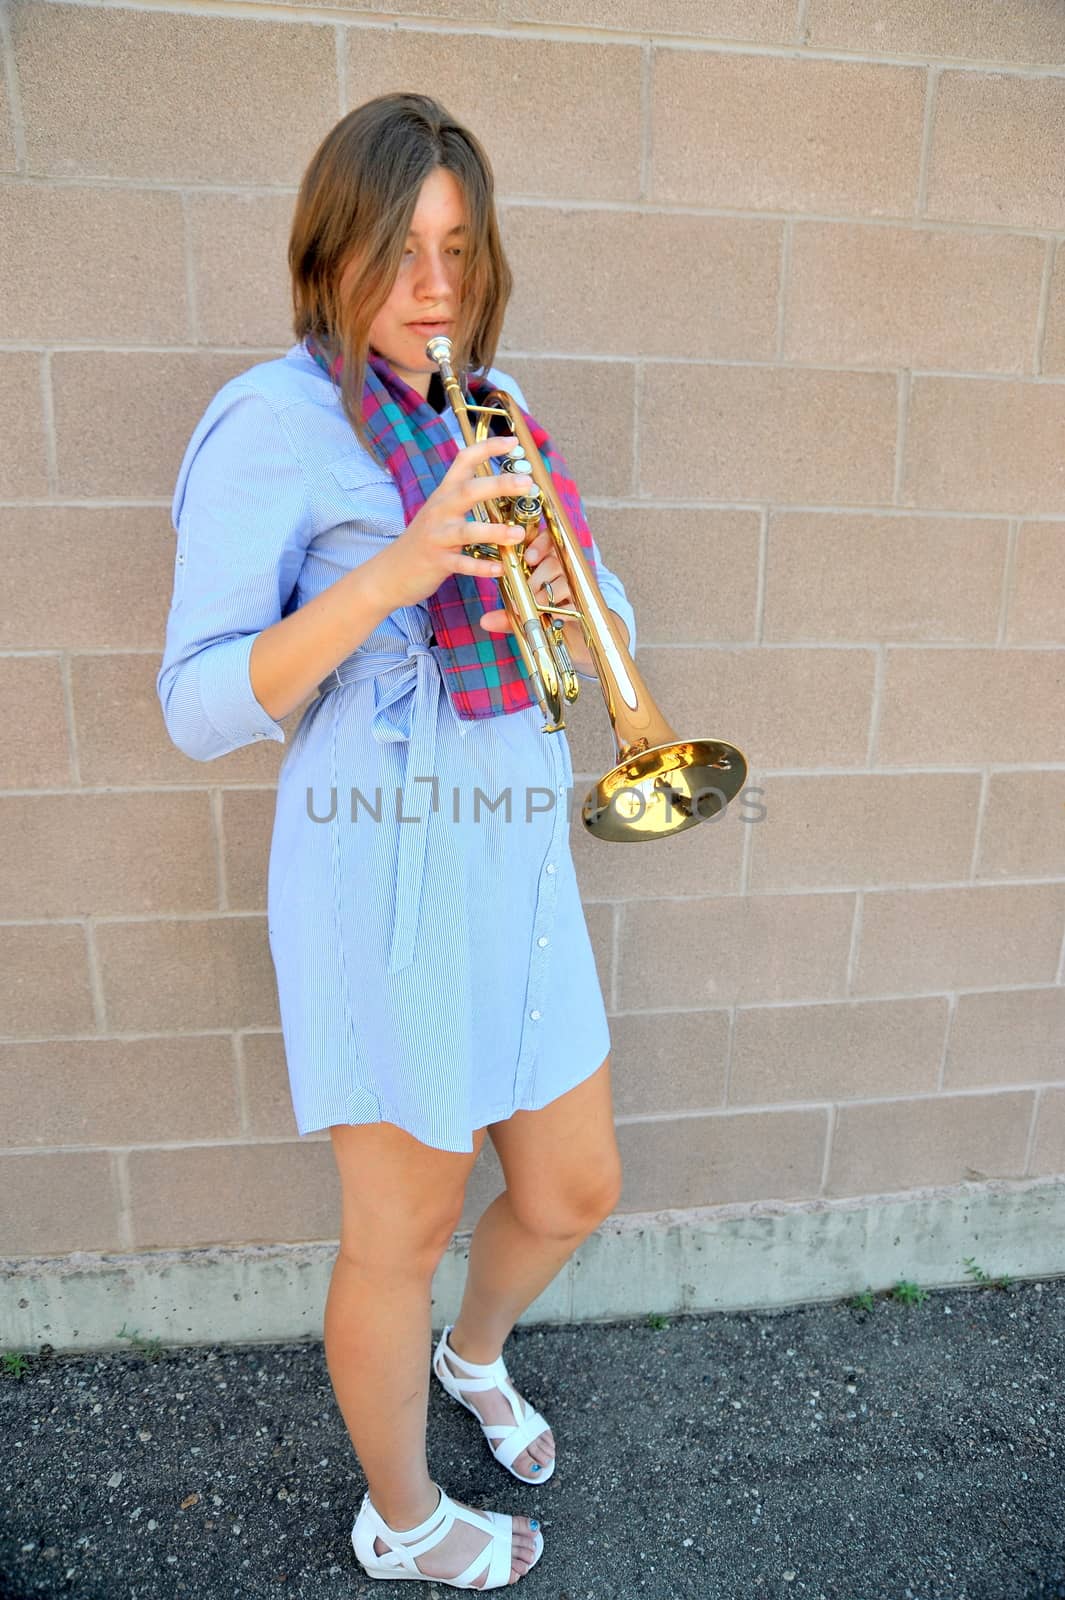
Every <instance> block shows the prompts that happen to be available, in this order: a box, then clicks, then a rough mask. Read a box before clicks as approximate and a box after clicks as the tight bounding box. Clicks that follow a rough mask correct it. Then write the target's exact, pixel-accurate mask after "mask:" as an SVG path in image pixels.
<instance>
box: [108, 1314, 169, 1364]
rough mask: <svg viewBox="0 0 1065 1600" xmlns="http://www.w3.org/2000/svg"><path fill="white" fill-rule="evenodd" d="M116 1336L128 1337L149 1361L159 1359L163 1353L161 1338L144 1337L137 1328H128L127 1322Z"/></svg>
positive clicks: (117, 1337)
mask: <svg viewBox="0 0 1065 1600" xmlns="http://www.w3.org/2000/svg"><path fill="white" fill-rule="evenodd" d="M115 1338H116V1339H128V1340H129V1341H130V1344H131V1345H132V1347H133V1349H134V1350H136V1352H137V1354H138V1355H142V1356H144V1357H145V1359H146V1360H148V1361H158V1360H159V1357H160V1356H161V1355H162V1353H163V1344H162V1340H161V1339H142V1338H141V1336H140V1334H139V1332H138V1331H137V1329H136V1328H133V1329H127V1328H126V1324H125V1323H123V1324H122V1326H121V1328H119V1329H118V1331H117V1332H116V1334H115Z"/></svg>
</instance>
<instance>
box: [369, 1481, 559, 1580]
mask: <svg viewBox="0 0 1065 1600" xmlns="http://www.w3.org/2000/svg"><path fill="white" fill-rule="evenodd" d="M434 1487H435V1488H437V1489H440V1485H439V1484H438V1483H437V1484H435V1485H434ZM456 1519H461V1520H462V1521H463V1522H469V1523H471V1524H472V1525H473V1526H474V1527H475V1528H480V1529H481V1530H482V1531H483V1532H484V1533H490V1534H491V1536H492V1537H491V1538H490V1539H489V1541H488V1543H487V1544H486V1545H485V1547H484V1549H483V1550H481V1551H479V1552H478V1554H477V1555H476V1556H474V1558H473V1560H472V1561H471V1562H470V1564H469V1566H468V1567H466V1569H465V1570H464V1571H463V1572H460V1573H459V1575H458V1577H457V1578H430V1577H429V1576H428V1575H427V1574H426V1573H424V1572H422V1571H420V1569H419V1568H418V1567H417V1566H416V1565H415V1557H416V1556H423V1555H425V1553H426V1552H427V1551H428V1550H432V1549H434V1548H435V1546H436V1545H438V1544H440V1542H441V1541H442V1540H443V1539H446V1537H447V1535H448V1533H449V1532H450V1531H451V1529H452V1527H453V1526H454V1524H455V1521H456ZM513 1532H514V1519H513V1517H508V1516H505V1515H504V1514H503V1512H501V1511H474V1510H472V1508H471V1507H469V1506H460V1505H458V1504H457V1503H456V1501H454V1500H452V1499H451V1497H450V1495H447V1494H445V1493H444V1491H443V1489H440V1500H439V1503H438V1505H437V1507H436V1510H435V1511H433V1512H432V1514H431V1515H430V1516H428V1517H426V1519H425V1521H424V1522H419V1524H418V1526H417V1527H416V1528H403V1529H401V1530H399V1531H397V1530H396V1529H395V1528H390V1527H389V1526H388V1523H387V1522H386V1521H385V1520H384V1518H383V1517H382V1516H381V1514H380V1512H379V1511H378V1510H377V1508H376V1507H375V1506H374V1504H373V1502H372V1501H371V1499H370V1491H369V1490H368V1489H367V1491H366V1493H365V1494H364V1495H363V1497H362V1505H361V1506H360V1507H359V1514H358V1516H357V1517H356V1518H355V1524H354V1527H353V1528H352V1530H351V1543H352V1547H353V1549H354V1551H355V1555H356V1557H357V1558H358V1561H359V1563H360V1565H361V1566H362V1567H363V1569H364V1570H365V1572H366V1575H367V1577H370V1578H391V1579H392V1580H393V1582H396V1583H398V1582H399V1581H400V1580H401V1579H403V1578H420V1579H421V1580H422V1582H423V1583H442V1584H445V1585H446V1586H447V1587H448V1588H450V1589H476V1590H477V1591H478V1592H480V1591H481V1590H483V1589H502V1588H503V1587H504V1585H508V1584H509V1583H510V1569H511V1566H512V1565H513V1563H512V1561H511V1545H512V1536H513ZM533 1533H534V1538H535V1540H536V1554H535V1555H534V1556H533V1558H532V1564H531V1566H530V1568H529V1571H530V1572H531V1571H532V1568H533V1567H534V1566H535V1565H536V1563H537V1562H538V1561H539V1559H540V1557H541V1556H542V1555H543V1553H544V1536H543V1534H542V1533H541V1532H540V1530H539V1529H538V1528H537V1529H534V1530H533ZM375 1539H383V1540H384V1541H385V1542H386V1543H387V1544H388V1545H389V1549H388V1550H386V1551H385V1553H384V1555H378V1554H377V1552H376V1551H375V1550H374V1540H375ZM486 1568H487V1575H486V1577H485V1580H484V1583H477V1582H475V1580H476V1579H477V1578H479V1577H480V1576H481V1574H482V1573H484V1572H485V1569H486ZM519 1581H520V1580H519Z"/></svg>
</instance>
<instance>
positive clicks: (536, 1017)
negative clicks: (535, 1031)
mask: <svg viewBox="0 0 1065 1600" xmlns="http://www.w3.org/2000/svg"><path fill="white" fill-rule="evenodd" d="M529 1015H530V1017H532V1019H533V1021H534V1022H539V1020H540V1013H539V1011H530V1012H529Z"/></svg>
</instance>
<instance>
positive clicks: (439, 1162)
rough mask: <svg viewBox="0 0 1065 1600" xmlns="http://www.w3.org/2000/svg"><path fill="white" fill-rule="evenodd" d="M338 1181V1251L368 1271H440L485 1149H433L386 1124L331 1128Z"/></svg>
mask: <svg viewBox="0 0 1065 1600" xmlns="http://www.w3.org/2000/svg"><path fill="white" fill-rule="evenodd" d="M330 1134H331V1135H332V1139H333V1150H334V1154H335V1156H336V1162H337V1170H338V1173H339V1176H340V1185H341V1208H340V1253H341V1255H343V1256H344V1257H345V1259H347V1260H348V1261H351V1262H353V1263H354V1264H357V1265H358V1266H360V1267H363V1268H365V1269H366V1270H368V1271H373V1272H381V1271H392V1272H395V1271H396V1270H409V1271H413V1272H420V1273H423V1274H425V1273H429V1274H430V1275H431V1274H432V1272H433V1271H434V1270H435V1267H436V1264H437V1263H438V1262H439V1260H440V1257H441V1256H442V1255H443V1253H444V1251H445V1250H446V1249H447V1246H448V1244H449V1243H450V1241H451V1237H452V1235H453V1234H454V1232H455V1229H456V1228H457V1227H458V1224H459V1221H460V1219H461V1216H462V1210H463V1204H464V1201H465V1194H466V1180H467V1179H468V1177H469V1174H470V1170H471V1168H472V1166H473V1163H474V1161H475V1160H476V1157H477V1154H478V1152H479V1150H480V1143H481V1139H483V1131H481V1133H480V1137H478V1136H477V1135H476V1134H475V1136H474V1150H473V1152H472V1154H470V1155H466V1154H464V1153H463V1152H451V1151H441V1150H436V1149H434V1148H432V1147H431V1146H428V1145H423V1144H420V1143H419V1142H418V1141H417V1140H415V1139H413V1138H412V1137H411V1136H410V1135H409V1134H407V1133H405V1132H403V1131H402V1130H401V1129H398V1128H394V1127H392V1125H391V1124H388V1123H371V1124H368V1125H365V1126H362V1127H349V1126H347V1125H343V1126H338V1127H336V1128H331V1129H330Z"/></svg>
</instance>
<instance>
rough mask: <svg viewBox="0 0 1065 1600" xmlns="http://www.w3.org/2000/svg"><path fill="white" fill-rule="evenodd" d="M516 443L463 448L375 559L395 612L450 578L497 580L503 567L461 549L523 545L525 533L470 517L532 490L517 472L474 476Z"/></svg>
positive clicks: (506, 438)
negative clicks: (484, 503)
mask: <svg viewBox="0 0 1065 1600" xmlns="http://www.w3.org/2000/svg"><path fill="white" fill-rule="evenodd" d="M517 442H518V441H517V439H515V438H512V437H511V436H510V435H509V434H508V435H503V434H498V435H493V436H492V437H491V438H488V439H481V440H479V442H478V443H477V444H469V445H464V446H463V447H461V448H460V450H459V452H458V454H457V455H456V457H455V459H454V461H453V462H452V463H451V465H450V467H448V469H447V472H446V473H445V474H444V477H443V478H442V479H441V481H440V482H439V483H438V484H437V486H436V488H435V489H434V490H433V492H432V494H431V495H429V496H428V498H427V499H426V501H425V504H424V505H423V506H422V508H421V510H420V511H419V512H418V513H417V514H416V515H415V516H414V517H412V518H411V520H410V522H409V523H408V524H407V526H406V528H405V529H404V530H403V532H402V533H401V534H398V535H397V537H396V538H395V539H394V540H393V541H392V543H391V544H390V545H387V546H386V547H385V549H383V550H381V551H379V552H378V554H377V555H376V556H374V557H372V560H373V561H375V562H381V563H383V564H384V565H385V567H386V571H387V577H386V581H387V584H388V590H389V594H390V595H392V596H394V597H395V599H394V604H395V605H396V606H413V605H417V604H418V603H419V602H420V601H423V600H426V599H428V597H429V595H431V594H434V593H435V592H436V590H437V589H439V587H440V585H441V584H442V583H443V582H444V579H445V578H447V577H448V576H449V575H450V574H451V573H452V572H465V573H469V574H471V575H472V576H473V577H476V578H486V577H487V578H497V577H498V576H499V574H500V573H501V572H502V570H503V564H502V562H500V561H496V560H493V559H491V558H489V557H486V556H468V555H466V554H464V552H463V548H462V547H463V545H467V544H518V543H522V542H523V541H524V539H525V537H526V530H525V529H524V528H520V527H516V528H508V527H504V526H502V524H499V523H490V522H480V521H477V522H471V521H470V519H469V515H468V513H469V512H470V511H472V510H473V507H474V506H475V505H479V504H480V503H481V502H482V501H484V500H494V499H498V498H501V497H504V496H506V495H511V496H516V495H519V494H522V493H524V492H525V491H526V490H528V489H529V487H530V486H531V484H532V479H531V478H528V477H520V476H518V475H517V474H516V473H513V472H501V473H493V474H492V475H491V476H488V475H487V474H485V475H484V476H479V475H478V474H477V473H476V471H475V468H477V467H478V466H479V465H480V464H481V463H482V462H483V461H488V460H490V459H491V457H492V456H500V455H505V454H506V453H507V451H508V450H510V449H511V448H512V447H513V446H514V445H516V444H517Z"/></svg>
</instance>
